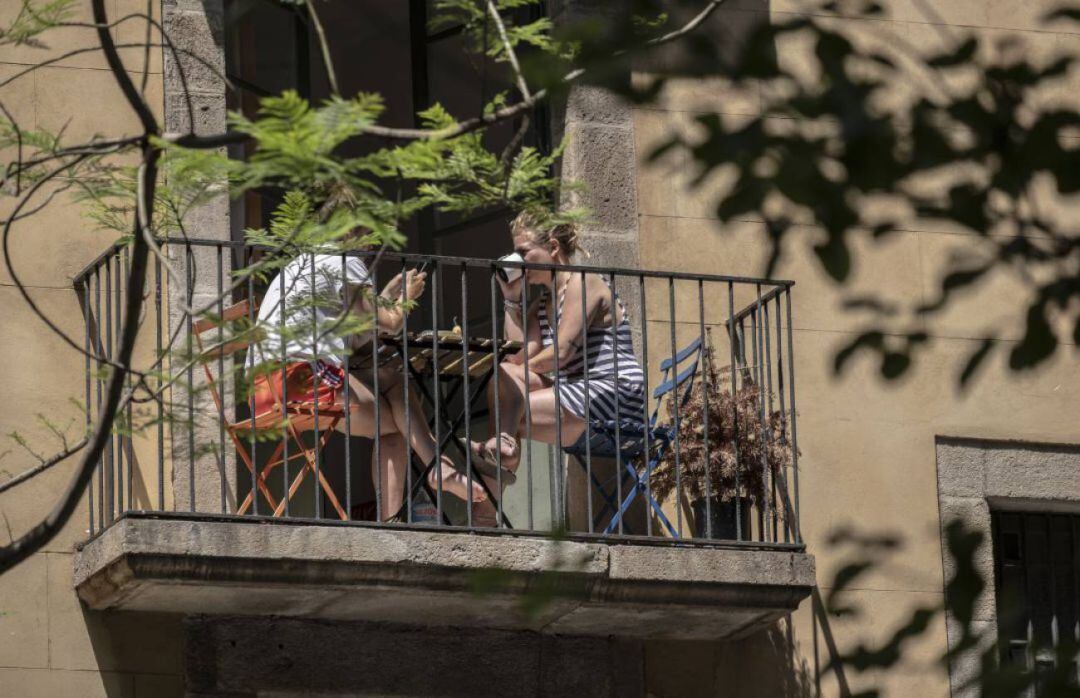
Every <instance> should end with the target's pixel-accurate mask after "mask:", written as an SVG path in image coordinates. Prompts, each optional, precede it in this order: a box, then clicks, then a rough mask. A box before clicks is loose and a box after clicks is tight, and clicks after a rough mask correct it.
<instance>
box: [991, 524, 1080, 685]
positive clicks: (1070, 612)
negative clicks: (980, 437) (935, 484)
mask: <svg viewBox="0 0 1080 698" xmlns="http://www.w3.org/2000/svg"><path fill="white" fill-rule="evenodd" d="M992 523H993V541H994V582H995V585H996V589H997V619H998V648H999V652H1000V659H1001V662H1002V664H1003V665H1013V666H1017V667H1021V668H1024V669H1026V670H1028V671H1034V672H1035V673H1036V675H1037V677H1038V678H1037V679H1036V682H1035V685H1034V686H1033V688H1032V690H1031V691H1030V692H1029V695H1032V696H1043V695H1047V693H1046V691H1045V690H1043V689H1044V681H1045V678H1046V677H1047V676H1048V675H1049V674H1050V673H1051V672H1053V671H1055V669H1057V668H1062V669H1067V670H1068V671H1069V676H1070V680H1071V682H1073V683H1074V684H1075V683H1076V679H1077V676H1076V672H1077V663H1076V648H1077V647H1078V646H1080V625H1078V624H1080V614H1078V609H1080V601H1078V598H1080V570H1078V563H1080V547H1078V546H1080V516H1077V515H1072V514H1050V513H1020V512H1009V511H999V512H994V513H993V514H992ZM1060 662H1067V665H1066V666H1062V667H1059V663H1060Z"/></svg>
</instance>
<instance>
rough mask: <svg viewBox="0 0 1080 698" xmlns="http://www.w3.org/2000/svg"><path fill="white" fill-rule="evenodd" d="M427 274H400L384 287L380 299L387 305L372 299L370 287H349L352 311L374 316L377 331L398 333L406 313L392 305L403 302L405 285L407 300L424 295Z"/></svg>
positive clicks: (410, 272) (411, 272) (398, 306)
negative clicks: (403, 287) (402, 289)
mask: <svg viewBox="0 0 1080 698" xmlns="http://www.w3.org/2000/svg"><path fill="white" fill-rule="evenodd" d="M426 281H427V274H426V273H425V272H417V271H416V270H415V269H410V270H409V271H408V272H407V273H406V275H405V277H402V275H401V274H398V275H397V276H395V277H394V278H392V279H390V281H389V282H388V283H387V284H386V286H384V287H383V290H382V293H380V294H379V297H380V298H381V299H383V300H385V301H387V303H377V302H376V299H375V298H373V297H372V295H371V294H372V290H371V287H370V286H352V285H350V286H349V293H350V297H351V298H352V299H353V301H352V304H351V305H350V310H351V311H352V312H353V313H357V314H360V315H373V316H374V319H375V329H376V330H378V331H380V332H389V333H396V332H400V331H401V326H402V324H403V323H404V322H405V311H404V310H403V309H402V307H401V306H400V305H399V304H398V305H390V303H392V302H397V301H400V300H402V293H401V287H402V284H404V285H405V300H410V301H411V300H416V299H417V298H419V297H420V296H421V295H422V294H423V293H424V287H425V283H426Z"/></svg>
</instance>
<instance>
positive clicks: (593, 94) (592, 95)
mask: <svg viewBox="0 0 1080 698" xmlns="http://www.w3.org/2000/svg"><path fill="white" fill-rule="evenodd" d="M632 118H633V117H632V112H631V109H630V105H629V104H627V103H626V101H625V100H624V99H622V98H621V97H619V96H618V95H617V94H615V93H614V92H612V91H610V90H607V89H604V88H603V87H598V86H596V85H579V86H577V87H574V88H573V89H572V90H570V94H569V96H568V97H567V99H566V120H567V121H572V122H575V123H583V124H606V125H610V126H622V127H628V126H630V124H631V120H632Z"/></svg>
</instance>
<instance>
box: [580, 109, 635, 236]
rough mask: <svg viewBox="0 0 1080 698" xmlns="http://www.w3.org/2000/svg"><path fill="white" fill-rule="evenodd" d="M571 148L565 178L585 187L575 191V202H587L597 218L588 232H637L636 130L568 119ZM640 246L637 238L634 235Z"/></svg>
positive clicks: (588, 228) (584, 204)
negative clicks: (569, 120) (634, 131)
mask: <svg viewBox="0 0 1080 698" xmlns="http://www.w3.org/2000/svg"><path fill="white" fill-rule="evenodd" d="M567 133H568V134H569V135H570V139H571V142H570V148H569V149H568V151H567V154H566V158H565V159H564V161H563V179H564V180H567V181H577V182H581V183H582V184H584V185H585V189H584V190H583V191H579V192H572V193H571V194H569V196H568V199H569V203H570V204H571V205H577V206H585V207H587V208H588V209H589V210H590V212H591V213H592V215H593V220H592V221H591V222H590V223H589V224H588V225H586V226H585V232H586V233H595V232H602V233H608V234H619V233H621V234H624V235H628V236H634V237H635V238H636V232H637V197H636V182H635V176H634V175H635V167H636V158H635V154H634V135H633V132H632V130H630V129H623V128H615V127H611V126H594V125H587V124H579V123H574V122H568V123H567ZM632 241H633V244H634V246H636V243H637V240H636V239H633V240H632Z"/></svg>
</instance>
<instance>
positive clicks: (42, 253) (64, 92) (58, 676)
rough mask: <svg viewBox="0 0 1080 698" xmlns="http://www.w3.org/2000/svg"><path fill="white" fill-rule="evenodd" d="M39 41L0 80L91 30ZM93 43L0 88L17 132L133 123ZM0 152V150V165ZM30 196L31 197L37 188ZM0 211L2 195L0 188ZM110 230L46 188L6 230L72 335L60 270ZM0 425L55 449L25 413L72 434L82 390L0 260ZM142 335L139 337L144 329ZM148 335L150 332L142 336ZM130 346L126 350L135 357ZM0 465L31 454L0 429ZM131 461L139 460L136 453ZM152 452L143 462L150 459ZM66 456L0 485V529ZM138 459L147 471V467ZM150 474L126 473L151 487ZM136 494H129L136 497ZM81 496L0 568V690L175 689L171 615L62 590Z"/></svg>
mask: <svg viewBox="0 0 1080 698" xmlns="http://www.w3.org/2000/svg"><path fill="white" fill-rule="evenodd" d="M20 5H21V3H20V2H17V1H16V0H4V1H3V2H0V24H3V25H6V24H7V23H8V22H9V21H10V20H11V18H12V17H13V15H14V13H15V12H17V11H18V9H19V6H20ZM145 5H146V4H145V3H144V2H140V1H139V0H108V2H107V9H108V11H109V12H110V14H111V15H112V16H113V17H118V16H121V15H122V14H126V13H129V12H133V11H141V10H142V9H144V8H145ZM75 7H76V9H77V12H76V14H75V16H74V17H72V19H74V20H76V21H85V22H89V21H90V19H91V18H90V3H88V2H79V3H76V4H75ZM142 26H143V25H141V24H138V25H137V23H135V22H128V23H126V24H122V25H120V26H119V27H117V28H116V29H114V35H115V36H116V38H117V40H118V41H119V42H125V41H129V42H133V41H141V40H142V31H143V29H142ZM43 41H44V42H45V43H46V44H47V45H48V47H47V48H45V49H35V48H27V47H20V48H11V47H5V48H0V79H2V80H7V79H10V78H12V77H14V76H15V75H16V74H18V73H19V72H21V71H23V70H25V69H26V68H27V67H29V66H30V65H32V64H34V63H40V62H41V61H43V60H47V59H49V58H51V57H54V56H58V55H60V54H61V53H65V52H68V51H71V50H73V49H76V48H80V47H92V46H96V39H95V36H94V32H93V30H90V29H85V28H61V29H54V30H52V31H50V32H47V33H46V34H45V35H44V36H43ZM141 56H142V54H141V52H128V53H125V55H124V59H125V61H127V62H128V65H129V66H130V67H134V68H141V65H142V63H141ZM105 68H106V66H105V61H104V58H103V57H102V55H101V53H100V51H95V52H90V53H86V54H80V55H76V56H72V57H70V58H66V59H64V60H61V61H59V62H57V63H54V64H51V65H50V66H48V67H45V68H42V69H40V70H36V71H34V72H31V73H29V74H26V75H24V76H22V77H19V78H17V79H15V80H14V81H13V82H11V83H9V84H7V85H5V86H4V87H2V88H0V101H2V102H3V103H4V105H5V106H6V107H7V108H8V109H9V110H11V111H12V113H13V115H14V117H15V118H16V120H18V122H19V124H20V126H21V127H22V128H24V129H30V128H42V129H50V130H53V131H55V130H58V129H60V128H61V127H65V126H66V136H65V140H66V141H67V142H69V143H77V142H81V141H84V140H86V139H88V138H89V137H91V136H93V135H95V134H101V135H103V136H107V137H115V136H119V135H124V134H129V133H132V132H133V131H134V129H135V128H137V126H138V124H137V121H136V120H135V117H134V114H133V113H132V111H131V109H130V108H129V107H128V106H127V104H126V102H124V100H123V98H122V96H121V94H120V91H119V89H118V88H117V87H116V85H115V81H114V78H113V76H112V75H111V74H110V73H109V72H108V71H107V70H106V69H105ZM147 98H148V100H149V101H150V103H151V104H152V105H153V106H154V108H155V109H156V110H157V111H158V112H159V113H160V112H161V106H162V102H163V99H162V76H161V64H160V53H159V52H158V55H157V56H155V58H154V65H153V66H152V72H151V75H150V80H149V83H148V85H147ZM10 157H11V154H9V153H5V157H4V161H5V162H8V161H9V158H10ZM47 194H48V192H43V196H39V197H38V198H37V199H36V201H37V202H39V203H40V202H41V201H43V200H44V195H47ZM4 206H5V208H4V211H3V213H4V215H5V217H6V215H7V214H8V213H9V212H10V210H11V198H10V197H5V199H4ZM113 239H114V235H113V233H110V232H102V231H96V230H94V228H93V226H92V225H91V224H89V223H88V222H87V221H86V220H84V219H83V218H82V217H81V213H80V208H79V206H78V205H76V204H73V203H71V202H70V200H69V199H67V198H65V197H62V196H61V197H59V198H57V199H56V200H55V201H54V203H53V204H51V205H50V206H48V207H47V208H45V209H44V210H43V211H42V212H41V213H38V214H36V215H34V216H33V217H31V218H28V219H26V220H24V221H21V222H19V223H17V224H16V225H15V226H14V227H13V228H12V230H11V239H10V242H11V249H12V260H13V265H14V267H15V271H16V273H17V274H18V275H19V277H20V278H21V279H22V281H23V282H24V283H25V284H26V286H27V289H28V292H29V294H30V296H31V298H32V299H33V300H34V302H36V303H37V304H39V306H40V307H41V309H42V311H43V312H44V313H45V314H46V315H48V317H49V318H50V319H52V320H53V321H54V322H55V323H57V324H58V325H59V326H60V327H61V328H62V329H63V330H64V331H65V332H68V333H70V335H71V336H72V337H74V338H75V340H76V341H77V342H78V344H79V345H80V346H81V345H82V341H83V320H82V311H81V309H80V306H79V303H78V299H77V297H76V294H75V291H74V290H73V288H72V283H71V280H72V277H73V276H74V275H75V274H76V273H78V271H79V270H80V269H81V268H82V267H83V266H84V265H85V264H87V263H88V262H89V261H90V260H92V259H93V258H94V257H95V256H96V255H98V254H99V253H100V252H101V251H102V250H104V249H105V248H106V247H107V246H108V245H109V244H110V243H111V242H112V241H113ZM0 327H2V328H3V331H2V332H0V433H3V434H7V433H9V432H11V431H14V430H18V431H19V432H20V433H21V434H23V435H24V436H25V437H26V438H27V439H28V440H29V441H30V442H31V444H33V446H34V447H35V448H36V449H37V450H38V451H39V452H40V453H42V454H46V455H48V454H51V453H52V452H54V451H55V450H58V446H59V444H58V442H57V441H56V440H55V439H52V438H51V437H50V436H49V434H48V432H47V431H46V430H45V429H44V428H41V427H39V425H37V424H36V423H35V419H34V415H35V414H36V413H42V414H45V415H47V416H48V417H49V418H50V419H51V420H53V421H54V422H56V423H58V424H61V425H67V424H68V423H69V420H70V421H71V429H70V434H71V436H72V441H75V440H78V438H79V437H80V436H81V420H82V419H83V416H82V414H81V413H80V412H79V410H78V409H77V408H75V407H74V406H73V405H72V404H71V403H70V400H71V399H76V400H79V401H81V400H82V399H83V394H84V387H83V386H84V383H83V375H84V374H83V372H84V362H83V357H82V356H81V354H80V353H78V352H76V351H75V350H73V349H71V348H70V347H68V346H67V345H66V344H64V343H63V342H62V341H61V340H60V339H58V338H57V337H56V336H55V335H54V334H52V333H51V332H50V331H49V330H48V328H46V327H45V325H44V324H43V323H42V322H41V321H40V320H39V319H38V318H36V317H35V316H34V315H33V314H32V313H31V312H30V311H29V309H28V307H27V305H26V304H25V303H24V302H23V300H22V299H21V298H20V297H19V293H18V291H17V289H16V288H15V286H14V284H13V283H12V278H11V276H10V275H9V274H8V273H7V271H0ZM151 337H152V335H151ZM151 341H152V340H151ZM148 349H149V350H152V346H151V347H148V346H147V345H145V344H143V345H142V348H141V349H140V353H142V354H143V355H144V358H145V356H146V354H145V352H146V351H147V350H148ZM8 449H10V452H8V453H7V454H6V455H5V456H4V457H3V458H2V459H0V470H3V471H6V474H5V475H4V476H3V478H4V479H6V478H7V477H8V475H14V474H17V473H20V472H22V471H23V470H25V469H26V468H29V467H31V466H32V465H34V463H35V461H34V460H33V458H32V457H30V456H29V455H28V454H26V453H25V452H23V451H22V450H21V449H19V448H18V447H17V446H15V445H14V444H12V443H10V442H9V441H8V440H7V439H6V438H5V439H4V440H3V445H2V446H0V453H3V452H5V451H8ZM144 460H145V459H144ZM151 463H152V462H151ZM75 465H76V460H75V459H72V460H71V461H70V462H68V463H64V464H62V465H60V466H57V467H56V468H54V469H53V470H51V471H49V472H47V473H46V474H43V475H41V476H39V477H36V478H34V479H33V480H31V481H30V482H27V483H25V484H23V485H20V486H18V487H16V488H15V489H12V490H10V491H8V492H6V493H4V494H0V539H2V540H3V541H5V542H6V541H7V540H9V538H11V537H17V536H19V535H21V534H22V533H24V532H25V531H26V530H27V529H28V528H29V527H30V526H32V525H34V524H36V523H37V522H38V521H39V520H40V519H41V518H43V517H44V516H45V515H46V514H47V513H48V511H49V510H50V509H51V508H52V506H53V505H54V504H55V503H56V501H57V499H58V498H59V497H60V495H61V493H62V492H63V491H64V489H65V487H66V486H67V483H68V481H69V479H70V477H71V474H72V473H73V472H74V468H75ZM150 470H153V468H151V469H150ZM153 477H156V475H154V474H153V473H152V472H148V473H147V474H146V478H143V477H137V478H136V491H138V489H139V483H140V482H141V481H142V482H144V485H143V486H145V487H147V488H150V491H151V492H156V487H157V485H156V481H155V480H152V478H153ZM136 501H137V502H138V499H137V500H136ZM87 527H88V513H87V504H86V501H85V498H84V500H83V502H82V503H81V504H80V506H79V508H78V510H77V511H76V513H75V515H74V516H73V517H72V520H71V522H70V524H69V525H68V526H67V527H66V528H65V529H64V531H63V532H62V533H61V534H60V535H59V536H57V537H56V538H55V539H54V540H53V541H52V542H50V543H49V544H48V545H47V546H46V547H45V550H44V551H43V552H40V553H38V554H36V555H33V556H32V557H31V558H30V559H28V560H27V561H26V562H24V563H23V564H21V565H19V566H18V567H17V568H16V569H14V570H13V571H11V572H9V573H8V574H5V575H3V576H0V694H2V695H5V696H20V697H23V696H28V697H29V696H43V697H44V696H48V697H53V696H78V697H80V698H82V697H84V696H85V697H92V696H104V695H109V696H125V697H126V696H139V697H142V696H169V695H179V694H180V693H181V690H182V687H181V683H180V659H181V641H182V640H181V638H182V634H181V632H180V621H179V619H177V618H169V617H160V616H154V615H151V616H145V615H138V616H133V615H127V614H110V615H103V614H98V613H93V612H89V611H85V610H83V608H82V607H81V606H80V604H79V602H78V599H77V597H76V595H75V592H74V590H73V589H72V553H73V549H74V545H75V544H76V543H77V542H78V541H80V540H82V539H83V538H85V536H86V534H87Z"/></svg>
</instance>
